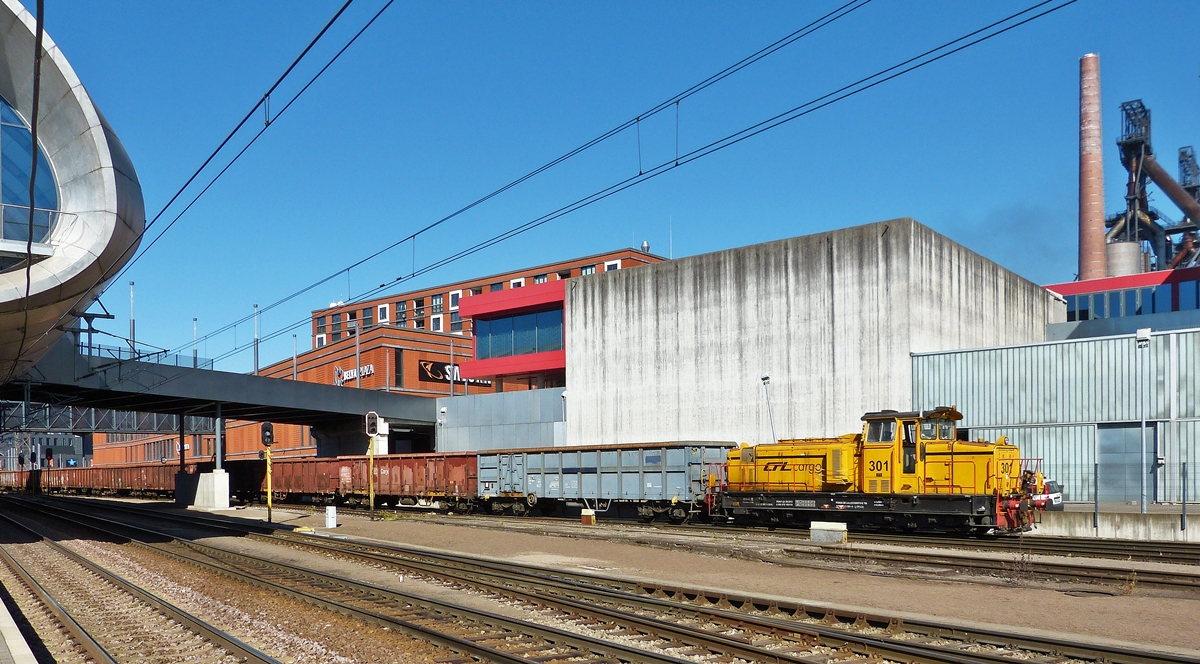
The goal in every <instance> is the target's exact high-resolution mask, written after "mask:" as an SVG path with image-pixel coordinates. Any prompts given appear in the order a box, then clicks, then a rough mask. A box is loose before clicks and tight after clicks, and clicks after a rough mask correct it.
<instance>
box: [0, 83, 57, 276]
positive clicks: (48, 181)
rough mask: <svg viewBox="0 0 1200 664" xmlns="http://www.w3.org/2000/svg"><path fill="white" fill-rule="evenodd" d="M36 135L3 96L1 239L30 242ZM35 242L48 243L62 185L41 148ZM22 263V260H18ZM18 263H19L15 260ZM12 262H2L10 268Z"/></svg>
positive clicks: (0, 104) (0, 107) (0, 115)
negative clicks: (34, 141)
mask: <svg viewBox="0 0 1200 664" xmlns="http://www.w3.org/2000/svg"><path fill="white" fill-rule="evenodd" d="M32 150H33V137H32V136H31V135H30V132H29V126H28V125H26V124H25V121H24V120H22V119H21V116H19V115H17V112H16V111H15V110H13V107H12V106H11V105H9V103H8V102H7V101H6V100H4V99H3V98H0V207H2V208H3V219H4V223H3V226H2V227H0V239H4V240H13V241H17V242H27V241H29V207H30V200H29V172H30V170H29V169H30V166H32V165H33V163H32V162H33V152H32ZM33 208H34V216H33V241H34V242H45V241H46V238H47V237H48V236H49V235H50V226H51V225H52V224H53V222H54V212H55V211H56V210H57V209H58V185H57V183H56V182H55V180H54V172H53V170H52V169H51V168H50V162H49V160H47V159H46V153H45V152H43V151H42V150H41V149H40V148H39V149H38V165H37V178H36V180H35V182H34V192H33ZM17 262H19V261H17ZM14 264H15V263H14ZM8 267H11V266H10V265H0V269H7V268H8Z"/></svg>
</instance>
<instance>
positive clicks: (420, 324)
mask: <svg viewBox="0 0 1200 664" xmlns="http://www.w3.org/2000/svg"><path fill="white" fill-rule="evenodd" d="M416 325H417V329H418V330H424V329H425V319H424V318H418V319H417V320H416Z"/></svg>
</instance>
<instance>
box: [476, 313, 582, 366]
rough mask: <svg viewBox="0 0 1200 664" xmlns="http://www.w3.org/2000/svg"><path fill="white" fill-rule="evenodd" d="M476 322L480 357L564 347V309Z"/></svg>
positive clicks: (478, 355) (477, 349)
mask: <svg viewBox="0 0 1200 664" xmlns="http://www.w3.org/2000/svg"><path fill="white" fill-rule="evenodd" d="M474 325H475V357H476V359H480V360H486V359H490V358H494V357H508V356H510V355H527V354H529V353H545V352H549V351H555V350H562V348H563V329H562V326H563V312H562V309H551V310H549V311H539V312H536V313H530V314H521V315H518V316H505V317H502V318H492V319H490V320H476V321H474Z"/></svg>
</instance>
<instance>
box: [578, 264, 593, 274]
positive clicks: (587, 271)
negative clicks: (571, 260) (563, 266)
mask: <svg viewBox="0 0 1200 664" xmlns="http://www.w3.org/2000/svg"><path fill="white" fill-rule="evenodd" d="M579 274H580V275H584V274H596V266H595V265H584V266H583V267H581V268H579Z"/></svg>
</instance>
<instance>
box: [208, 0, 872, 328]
mask: <svg viewBox="0 0 1200 664" xmlns="http://www.w3.org/2000/svg"><path fill="white" fill-rule="evenodd" d="M871 2H872V0H850V1H849V2H846V3H845V4H842V5H840V6H838V7H837V8H835V9H833V10H832V11H829V12H827V13H825V14H823V15H822V16H820V17H818V18H816V19H814V20H812V21H810V22H809V23H807V24H805V25H804V26H802V27H800V28H797V29H796V30H793V31H792V32H790V33H788V34H787V35H786V36H784V37H782V38H780V39H777V40H775V41H774V42H772V43H770V44H768V45H767V46H764V47H763V48H760V49H759V50H757V51H755V52H754V53H751V54H750V55H748V56H746V57H744V58H742V59H741V60H738V61H737V62H735V63H733V64H731V65H729V66H727V67H725V68H724V69H721V70H720V71H718V72H716V73H715V74H712V75H711V76H709V77H707V78H705V79H703V80H701V81H700V82H698V83H696V84H694V85H692V86H690V87H688V88H687V89H685V90H683V91H682V92H680V93H678V94H676V95H674V96H672V97H670V98H668V99H666V100H664V101H662V102H660V103H658V104H656V105H654V106H652V107H651V108H650V109H648V110H646V111H644V112H642V113H640V114H638V115H636V116H635V117H633V118H632V119H630V120H626V121H625V122H622V123H620V124H618V125H617V126H615V127H613V128H612V129H609V130H608V131H605V132H603V133H602V134H600V135H598V136H596V137H595V138H592V139H590V140H588V141H586V142H585V143H583V144H581V145H579V146H578V147H576V148H574V149H572V150H569V151H567V152H565V153H563V154H562V155H559V156H558V157H555V158H554V159H552V160H550V161H548V162H546V163H545V164H543V165H541V166H539V167H537V168H535V169H533V170H532V171H530V172H528V173H526V174H524V175H522V176H520V177H518V178H517V179H515V180H512V181H511V182H508V183H507V184H505V185H503V186H501V187H499V188H497V189H495V190H493V191H491V192H489V193H488V194H486V195H484V196H482V197H480V198H478V199H476V200H474V201H472V202H470V203H468V204H466V205H464V206H462V207H460V208H458V209H457V210H454V211H453V212H451V213H449V214H447V215H445V216H443V217H441V218H440V219H437V220H435V221H433V222H430V223H429V224H427V225H425V226H423V227H421V228H419V229H417V230H416V231H414V232H412V233H410V234H409V235H406V236H404V237H402V238H400V239H399V240H396V241H394V242H392V243H391V244H389V245H387V246H385V247H383V248H381V249H378V250H376V251H374V252H373V253H371V254H369V255H367V256H365V257H363V258H361V259H359V260H357V261H354V262H353V263H350V264H349V265H347V266H346V267H343V268H339V269H338V270H337V271H336V272H332V273H330V274H328V275H327V276H325V277H322V278H321V279H318V280H317V281H315V282H313V283H311V284H309V285H307V286H305V287H303V288H301V289H299V290H297V291H295V292H292V293H290V294H288V295H286V296H284V297H283V298H280V299H279V300H277V301H275V302H273V303H271V304H268V305H266V306H264V307H262V308H261V309H260V311H261V312H262V313H266V312H267V311H270V310H272V309H274V308H276V307H278V306H281V305H283V304H286V303H287V302H289V301H291V300H293V299H295V298H297V297H299V296H301V295H303V294H305V293H307V292H309V291H311V290H313V289H315V288H318V287H320V286H321V285H323V284H325V283H328V282H329V281H331V280H333V279H336V278H338V277H339V276H341V275H342V274H343V273H347V274H348V273H349V271H350V270H352V269H354V268H356V267H359V266H361V265H363V264H365V263H367V262H369V261H371V260H374V259H375V258H378V257H379V256H382V255H383V254H385V253H387V252H389V251H391V250H392V249H395V248H396V247H399V246H402V245H404V244H406V243H408V242H412V243H413V247H412V250H413V251H412V254H413V271H414V273H415V271H416V269H417V263H416V238H417V237H419V236H421V235H423V234H425V233H427V232H429V231H431V230H433V229H435V228H437V227H438V226H441V225H442V224H444V223H446V222H447V221H450V220H452V219H454V218H456V217H458V216H460V215H462V214H464V213H466V212H468V211H470V210H472V209H474V208H476V207H478V206H479V205H482V204H483V203H486V202H487V201H489V200H491V199H493V198H495V197H497V196H499V195H500V194H503V193H504V192H506V191H508V190H510V189H512V188H514V187H516V186H518V185H520V184H522V183H524V182H526V181H527V180H530V179H531V178H534V177H536V176H538V175H540V174H541V173H544V172H545V171H547V170H549V169H551V168H553V167H555V166H557V165H558V164H561V163H563V162H564V161H567V160H568V159H571V158H572V157H575V156H577V155H579V154H581V153H583V152H585V151H587V150H588V149H590V148H592V147H595V146H596V145H599V144H600V143H603V142H604V141H607V140H608V139H610V138H613V137H614V136H617V135H618V134H620V133H622V132H623V131H625V130H627V129H629V128H630V127H633V126H635V125H637V124H638V123H639V122H640V121H641V120H644V119H647V118H650V117H653V116H655V115H657V114H658V113H661V112H662V111H664V110H666V109H668V108H671V106H676V112H677V113H678V104H679V102H680V101H682V100H684V99H687V98H688V97H691V96H693V95H695V94H697V93H699V92H701V91H703V90H705V89H707V88H709V87H711V86H713V85H715V84H716V83H718V82H720V81H722V80H724V79H726V78H728V77H730V76H732V75H733V74H735V73H737V72H739V71H741V70H743V69H745V68H746V67H749V66H750V65H752V64H754V63H756V62H758V61H759V60H762V59H763V58H766V57H767V56H769V55H772V54H773V53H776V52H778V51H779V50H781V49H783V48H784V47H786V46H788V45H790V44H793V43H795V42H796V41H799V40H800V39H803V38H804V37H807V36H809V35H811V34H813V33H814V32H816V31H818V30H820V29H821V28H824V27H826V26H828V25H830V24H832V23H834V22H835V21H837V20H839V19H841V18H844V17H846V16H848V15H850V14H851V13H852V12H854V11H856V10H858V9H861V8H862V7H865V6H866V5H868V4H870V3H871ZM346 296H347V297H350V296H351V294H350V291H349V289H347V292H346ZM250 318H251V317H250V316H244V317H241V318H238V319H236V320H234V321H232V322H230V323H227V324H225V325H223V326H221V327H219V328H217V329H215V330H212V331H211V332H208V333H206V334H205V335H204V336H203V337H202V338H203V339H206V340H207V339H208V338H210V337H213V336H217V335H220V334H223V333H225V332H228V331H229V330H230V329H233V328H235V327H236V326H238V325H242V324H244V323H246V322H248V321H249V320H250Z"/></svg>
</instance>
